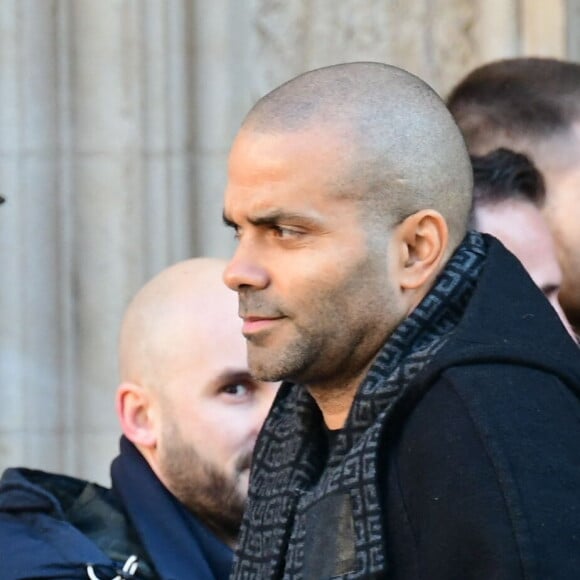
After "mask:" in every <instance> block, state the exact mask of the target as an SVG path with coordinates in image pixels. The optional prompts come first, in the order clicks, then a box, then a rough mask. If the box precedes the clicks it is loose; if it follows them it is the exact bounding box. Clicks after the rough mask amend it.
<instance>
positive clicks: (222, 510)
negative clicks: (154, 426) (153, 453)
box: [159, 424, 251, 545]
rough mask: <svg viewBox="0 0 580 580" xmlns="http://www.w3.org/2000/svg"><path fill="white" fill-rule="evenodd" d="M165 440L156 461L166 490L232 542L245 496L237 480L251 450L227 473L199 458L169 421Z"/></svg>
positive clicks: (245, 468)
mask: <svg viewBox="0 0 580 580" xmlns="http://www.w3.org/2000/svg"><path fill="white" fill-rule="evenodd" d="M165 441H166V445H165V449H164V451H163V452H162V453H160V458H159V464H160V469H161V471H162V473H163V476H164V479H165V484H166V486H167V488H168V489H169V491H170V492H171V493H172V494H173V495H174V496H175V497H176V498H177V499H178V500H179V501H180V502H181V503H182V504H183V505H184V506H185V507H186V508H187V509H188V510H189V511H190V512H191V513H192V514H193V515H195V516H197V517H198V518H199V519H200V520H201V521H202V522H203V523H204V524H206V525H207V526H208V527H209V528H211V529H212V530H213V531H214V532H215V533H216V535H218V536H219V537H220V538H222V539H223V540H224V541H225V542H226V543H228V544H230V545H231V544H233V543H235V541H236V539H237V536H238V534H239V531H240V526H241V523H242V517H243V514H244V509H245V507H246V497H247V492H246V491H243V490H242V489H241V479H242V477H243V474H244V472H247V471H249V468H250V464H251V453H245V454H244V455H242V456H241V457H240V458H239V460H238V461H237V463H236V466H235V475H234V476H229V475H228V474H226V473H225V472H224V471H223V470H222V469H220V468H219V467H218V466H216V465H215V464H213V463H210V462H208V461H205V460H204V459H202V458H201V456H200V454H199V453H198V452H197V451H196V450H195V449H194V448H193V446H192V445H190V444H188V443H186V442H185V441H184V440H183V438H182V437H181V435H180V434H179V433H178V430H177V428H176V427H175V425H173V424H170V425H169V426H168V428H167V429H166V430H165ZM167 442H170V443H167Z"/></svg>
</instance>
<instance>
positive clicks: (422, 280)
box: [396, 209, 449, 291]
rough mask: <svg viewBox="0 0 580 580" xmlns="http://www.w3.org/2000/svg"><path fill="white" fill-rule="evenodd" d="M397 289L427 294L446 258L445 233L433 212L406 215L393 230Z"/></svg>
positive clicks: (441, 218)
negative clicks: (397, 260)
mask: <svg viewBox="0 0 580 580" xmlns="http://www.w3.org/2000/svg"><path fill="white" fill-rule="evenodd" d="M396 230H397V238H398V248H399V272H398V281H399V285H400V287H401V289H402V290H403V291H404V290H419V291H420V290H422V289H424V290H425V291H427V290H428V289H429V288H430V286H431V284H432V282H433V280H434V279H435V277H436V276H437V274H438V273H439V271H440V269H441V265H442V262H443V260H444V259H445V258H446V257H447V255H446V254H447V250H448V247H447V246H448V239H449V231H448V228H447V222H446V221H445V218H444V217H443V216H442V215H441V214H440V213H439V212H437V211H435V210H429V209H427V210H422V211H419V212H417V213H414V214H412V215H410V216H409V217H408V218H406V219H405V220H404V221H403V222H401V223H400V224H399V225H398V226H397V228H396Z"/></svg>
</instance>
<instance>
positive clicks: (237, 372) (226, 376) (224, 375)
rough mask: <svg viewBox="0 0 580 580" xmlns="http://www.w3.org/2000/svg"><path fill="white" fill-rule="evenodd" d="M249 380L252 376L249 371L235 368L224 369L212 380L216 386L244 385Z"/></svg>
mask: <svg viewBox="0 0 580 580" xmlns="http://www.w3.org/2000/svg"><path fill="white" fill-rule="evenodd" d="M251 380H252V375H251V374H250V371H249V370H247V369H236V368H231V369H225V370H223V371H222V372H221V373H219V374H218V375H217V376H216V377H215V378H214V382H215V383H216V385H224V384H232V383H238V382H239V383H246V382H248V381H251Z"/></svg>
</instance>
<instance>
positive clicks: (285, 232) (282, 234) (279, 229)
mask: <svg viewBox="0 0 580 580" xmlns="http://www.w3.org/2000/svg"><path fill="white" fill-rule="evenodd" d="M272 231H273V232H274V233H275V235H276V237H278V238H280V239H283V240H285V239H290V238H297V237H298V236H300V235H301V234H302V232H299V231H298V230H295V229H292V228H287V227H284V226H272Z"/></svg>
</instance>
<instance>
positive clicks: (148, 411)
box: [115, 383, 157, 449]
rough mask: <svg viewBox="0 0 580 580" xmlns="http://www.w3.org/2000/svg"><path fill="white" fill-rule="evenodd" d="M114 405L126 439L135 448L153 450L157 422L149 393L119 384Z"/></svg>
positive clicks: (134, 385) (155, 440)
mask: <svg viewBox="0 0 580 580" xmlns="http://www.w3.org/2000/svg"><path fill="white" fill-rule="evenodd" d="M115 403H116V408H117V415H118V416H119V421H120V423H121V429H122V430H123V433H124V434H125V436H126V437H127V439H129V441H131V442H132V443H134V444H135V445H136V446H137V447H141V448H149V449H153V448H155V446H156V445H157V422H156V418H155V409H154V407H153V400H152V394H151V392H150V391H149V390H148V389H145V388H144V387H142V386H140V385H137V384H135V383H121V384H120V385H119V387H118V388H117V397H116V401H115Z"/></svg>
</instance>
